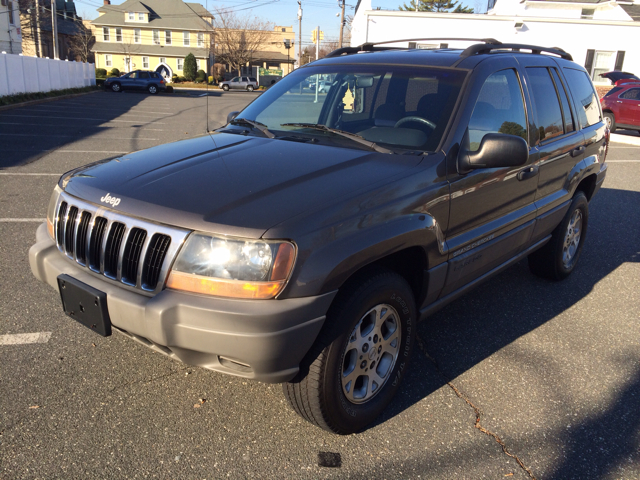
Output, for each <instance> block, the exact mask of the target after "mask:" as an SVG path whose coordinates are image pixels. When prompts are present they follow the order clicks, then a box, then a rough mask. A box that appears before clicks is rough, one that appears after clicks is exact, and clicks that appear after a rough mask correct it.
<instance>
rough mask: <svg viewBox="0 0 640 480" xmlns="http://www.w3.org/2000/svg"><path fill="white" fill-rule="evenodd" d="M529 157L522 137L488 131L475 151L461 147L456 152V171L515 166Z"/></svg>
mask: <svg viewBox="0 0 640 480" xmlns="http://www.w3.org/2000/svg"><path fill="white" fill-rule="evenodd" d="M528 159H529V147H528V145H527V142H526V141H525V140H524V138H522V137H518V136H515V135H507V134H504V133H488V134H486V135H485V136H484V138H483V139H482V141H481V142H480V147H479V148H478V150H477V151H475V152H471V151H469V150H467V149H466V148H461V149H460V153H459V154H458V172H459V173H467V172H469V171H471V170H475V169H477V168H500V167H517V166H519V165H524V164H525V163H527V160H528Z"/></svg>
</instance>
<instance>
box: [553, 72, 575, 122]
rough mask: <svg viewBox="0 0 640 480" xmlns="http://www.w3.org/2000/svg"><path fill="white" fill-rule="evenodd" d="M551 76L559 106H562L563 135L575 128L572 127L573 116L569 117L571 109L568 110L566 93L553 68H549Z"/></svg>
mask: <svg viewBox="0 0 640 480" xmlns="http://www.w3.org/2000/svg"><path fill="white" fill-rule="evenodd" d="M550 70H551V76H552V77H553V81H554V83H555V84H556V91H557V92H558V95H559V96H560V105H561V106H562V117H563V118H564V133H569V132H573V131H574V130H575V127H574V125H573V115H571V108H569V97H568V96H567V91H566V90H565V88H564V84H563V82H562V80H560V76H559V75H558V71H557V70H556V69H555V68H551V69H550Z"/></svg>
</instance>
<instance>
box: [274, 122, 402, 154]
mask: <svg viewBox="0 0 640 480" xmlns="http://www.w3.org/2000/svg"><path fill="white" fill-rule="evenodd" d="M280 126H281V127H304V128H312V129H314V130H321V131H323V132H329V133H334V134H336V135H339V136H341V137H344V138H349V139H351V140H353V141H354V142H357V143H359V144H361V145H365V146H367V147H369V148H371V149H373V150H375V151H376V152H380V153H393V151H392V150H389V149H388V148H384V147H381V146H380V145H378V144H377V143H375V142H370V141H369V140H366V139H365V138H364V137H361V136H360V135H357V134H355V133H351V132H345V131H344V130H338V129H336V128H329V127H327V126H326V125H322V124H319V123H281V124H280Z"/></svg>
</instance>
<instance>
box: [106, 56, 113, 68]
mask: <svg viewBox="0 0 640 480" xmlns="http://www.w3.org/2000/svg"><path fill="white" fill-rule="evenodd" d="M104 64H105V65H106V66H107V67H111V66H113V65H112V62H111V55H105V56H104Z"/></svg>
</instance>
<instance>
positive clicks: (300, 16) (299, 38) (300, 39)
mask: <svg viewBox="0 0 640 480" xmlns="http://www.w3.org/2000/svg"><path fill="white" fill-rule="evenodd" d="M300 66H302V0H298V67H300Z"/></svg>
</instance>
